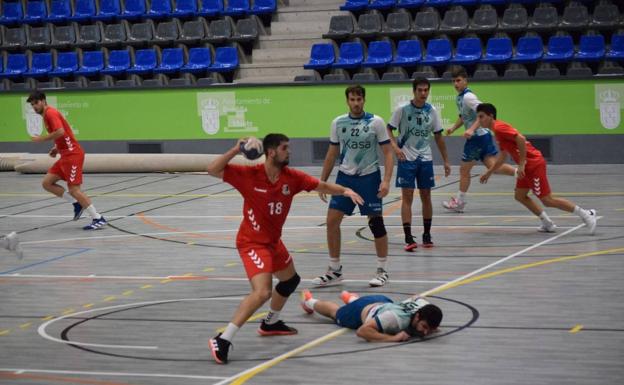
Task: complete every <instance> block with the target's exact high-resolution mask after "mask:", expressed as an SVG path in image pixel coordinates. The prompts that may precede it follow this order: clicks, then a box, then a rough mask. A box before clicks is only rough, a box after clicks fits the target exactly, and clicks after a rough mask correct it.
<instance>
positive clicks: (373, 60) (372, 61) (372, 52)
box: [362, 40, 392, 68]
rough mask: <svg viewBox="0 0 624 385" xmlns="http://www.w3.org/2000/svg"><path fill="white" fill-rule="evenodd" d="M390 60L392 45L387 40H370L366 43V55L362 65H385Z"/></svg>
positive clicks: (371, 66) (369, 66) (373, 66)
mask: <svg viewBox="0 0 624 385" xmlns="http://www.w3.org/2000/svg"><path fill="white" fill-rule="evenodd" d="M391 61H392V45H391V44H390V42H389V41H385V40H382V41H371V42H370V44H369V45H368V56H367V57H366V60H364V61H363V62H362V67H368V68H379V67H386V66H387V65H388V64H390V62H391Z"/></svg>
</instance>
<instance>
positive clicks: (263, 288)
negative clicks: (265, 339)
mask: <svg viewBox="0 0 624 385" xmlns="http://www.w3.org/2000/svg"><path fill="white" fill-rule="evenodd" d="M250 283H251V293H249V294H248V295H247V297H245V298H243V300H242V301H241V303H240V304H239V305H238V309H236V312H235V313H234V316H233V317H232V321H231V322H232V323H233V324H234V325H236V326H237V327H239V328H240V327H241V326H243V324H244V323H245V322H247V320H248V319H249V317H251V316H252V315H253V314H254V313H255V312H256V311H257V310H258V309H260V307H261V306H262V305H264V303H265V302H266V301H268V300H269V299H270V298H271V287H272V286H273V280H272V276H271V273H260V274H256V275H254V276H253V277H252V278H251V280H250ZM282 306H283V305H282Z"/></svg>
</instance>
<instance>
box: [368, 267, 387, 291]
mask: <svg viewBox="0 0 624 385" xmlns="http://www.w3.org/2000/svg"><path fill="white" fill-rule="evenodd" d="M386 282H388V272H387V271H385V270H384V269H382V268H381V267H378V268H377V274H376V275H375V278H373V279H371V280H370V281H368V284H369V285H370V286H372V287H380V286H383V285H385V284H386Z"/></svg>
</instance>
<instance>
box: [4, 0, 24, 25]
mask: <svg viewBox="0 0 624 385" xmlns="http://www.w3.org/2000/svg"><path fill="white" fill-rule="evenodd" d="M0 6H2V15H0V24H5V25H12V24H17V23H21V22H22V19H23V18H24V10H23V9H22V2H21V1H19V0H18V1H3V2H2V4H0Z"/></svg>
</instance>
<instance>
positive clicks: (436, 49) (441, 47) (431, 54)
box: [420, 39, 453, 66]
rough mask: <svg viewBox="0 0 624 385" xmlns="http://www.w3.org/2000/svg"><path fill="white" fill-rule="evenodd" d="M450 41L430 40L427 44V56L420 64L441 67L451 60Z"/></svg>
mask: <svg viewBox="0 0 624 385" xmlns="http://www.w3.org/2000/svg"><path fill="white" fill-rule="evenodd" d="M452 51H453V49H452V47H451V41H450V40H448V39H431V40H429V42H428V43H427V54H426V55H425V57H424V58H423V59H422V61H421V63H420V64H423V65H433V66H438V65H443V64H446V63H448V62H449V61H450V60H451V55H452Z"/></svg>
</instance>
